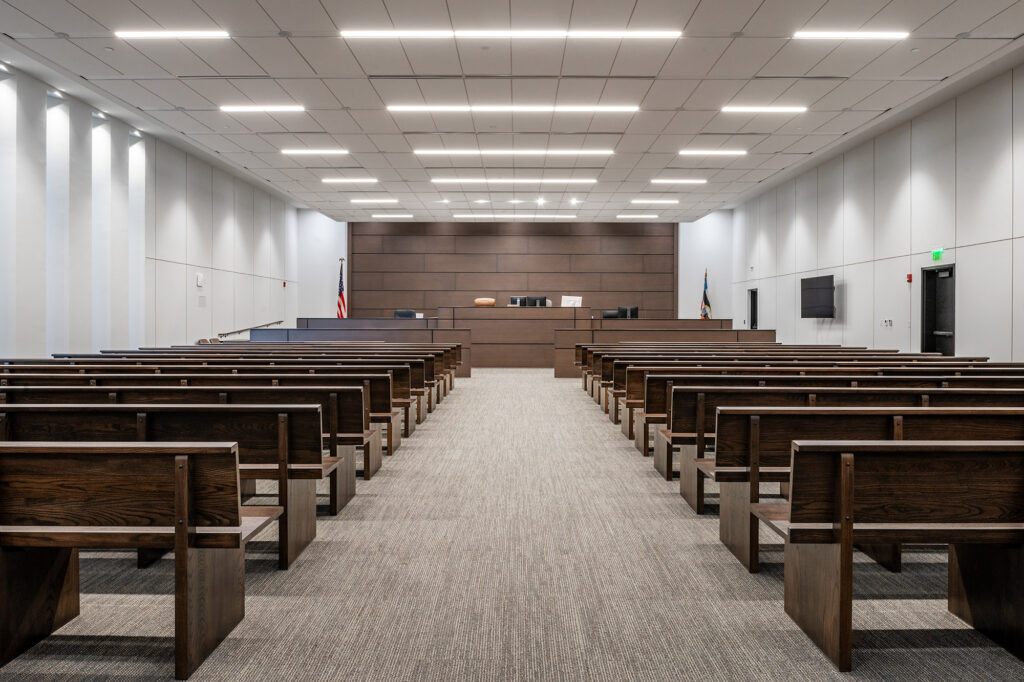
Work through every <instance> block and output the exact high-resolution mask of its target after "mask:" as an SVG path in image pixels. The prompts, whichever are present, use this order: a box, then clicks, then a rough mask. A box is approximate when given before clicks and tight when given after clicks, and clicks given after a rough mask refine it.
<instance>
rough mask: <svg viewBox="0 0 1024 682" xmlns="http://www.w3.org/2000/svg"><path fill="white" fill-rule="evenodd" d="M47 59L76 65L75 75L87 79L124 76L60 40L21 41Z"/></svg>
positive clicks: (72, 44)
mask: <svg viewBox="0 0 1024 682" xmlns="http://www.w3.org/2000/svg"><path fill="white" fill-rule="evenodd" d="M19 43H20V44H21V45H24V46H25V47H27V48H28V49H30V50H33V51H35V52H37V53H39V54H40V55H42V56H43V57H45V58H46V59H49V60H51V61H54V62H56V63H58V64H74V66H75V73H76V74H78V75H80V76H83V77H85V78H89V79H92V78H104V77H110V76H120V75H122V74H121V72H120V71H118V70H117V69H115V68H114V67H112V66H110V65H109V64H106V63H104V62H102V61H100V60H99V59H97V58H96V57H93V56H92V55H91V54H89V53H88V52H86V51H85V50H83V49H82V48H80V47H78V46H77V45H75V44H74V43H73V42H71V41H70V40H62V39H60V38H29V39H25V40H21V41H19Z"/></svg>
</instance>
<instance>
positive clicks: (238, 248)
mask: <svg viewBox="0 0 1024 682" xmlns="http://www.w3.org/2000/svg"><path fill="white" fill-rule="evenodd" d="M253 193H254V190H253V187H252V185H248V184H246V183H244V182H241V181H239V180H236V181H235V266H234V268H232V269H233V270H234V271H235V272H246V273H251V272H252V271H253V270H252V267H253V249H254V244H253Z"/></svg>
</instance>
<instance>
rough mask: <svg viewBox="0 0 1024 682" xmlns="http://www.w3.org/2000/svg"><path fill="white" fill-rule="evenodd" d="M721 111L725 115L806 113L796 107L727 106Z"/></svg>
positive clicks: (804, 109) (803, 108)
mask: <svg viewBox="0 0 1024 682" xmlns="http://www.w3.org/2000/svg"><path fill="white" fill-rule="evenodd" d="M722 111H723V112H725V113H727V114H802V113H804V112H805V111H807V107H797V106H756V107H744V106H727V107H722Z"/></svg>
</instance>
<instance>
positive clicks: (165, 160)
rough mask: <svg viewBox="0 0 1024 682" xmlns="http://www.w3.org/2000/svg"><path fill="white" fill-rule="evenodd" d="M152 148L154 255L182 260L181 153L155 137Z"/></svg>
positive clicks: (182, 180) (183, 215)
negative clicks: (154, 184) (154, 164)
mask: <svg viewBox="0 0 1024 682" xmlns="http://www.w3.org/2000/svg"><path fill="white" fill-rule="evenodd" d="M155 147H156V178H155V182H156V244H155V250H154V252H153V253H154V257H155V258H159V259H160V260H167V261H176V262H178V263H183V262H185V258H186V250H185V231H186V225H187V218H186V212H185V201H186V186H185V152H183V151H181V150H180V149H176V148H174V147H172V146H170V145H169V144H167V143H165V142H160V141H159V140H158V141H157V142H156V144H155Z"/></svg>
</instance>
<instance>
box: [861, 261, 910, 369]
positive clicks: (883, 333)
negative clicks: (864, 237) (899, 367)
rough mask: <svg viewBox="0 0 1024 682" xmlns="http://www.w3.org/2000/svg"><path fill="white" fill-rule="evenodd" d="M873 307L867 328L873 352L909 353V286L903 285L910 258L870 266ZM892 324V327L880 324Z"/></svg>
mask: <svg viewBox="0 0 1024 682" xmlns="http://www.w3.org/2000/svg"><path fill="white" fill-rule="evenodd" d="M874 266H875V270H874V294H875V306H874V316H873V317H872V318H871V325H872V328H873V329H874V343H873V344H869V345H873V346H874V347H875V348H896V349H898V350H902V351H910V350H911V349H912V344H911V338H910V331H911V324H910V316H911V304H910V295H911V290H912V286H913V285H912V284H908V283H907V273H909V272H911V269H910V267H911V266H910V256H900V257H899V258H888V259H884V260H877V261H875V263H874ZM883 320H885V321H888V320H892V325H891V326H890V325H888V323H887V322H886V323H883Z"/></svg>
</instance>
